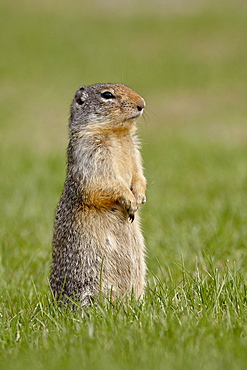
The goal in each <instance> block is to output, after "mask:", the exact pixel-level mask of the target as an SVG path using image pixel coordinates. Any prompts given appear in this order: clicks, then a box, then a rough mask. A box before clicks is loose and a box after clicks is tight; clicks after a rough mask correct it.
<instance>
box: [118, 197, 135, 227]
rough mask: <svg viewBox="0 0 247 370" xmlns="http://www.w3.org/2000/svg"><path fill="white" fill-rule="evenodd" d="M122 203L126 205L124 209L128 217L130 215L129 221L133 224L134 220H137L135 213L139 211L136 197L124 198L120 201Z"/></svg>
mask: <svg viewBox="0 0 247 370" xmlns="http://www.w3.org/2000/svg"><path fill="white" fill-rule="evenodd" d="M120 203H121V204H123V205H124V208H125V209H126V211H127V213H128V215H129V220H130V221H131V222H133V221H134V219H135V212H136V211H137V209H138V206H137V203H136V199H135V197H134V196H132V197H131V198H130V197H128V198H124V197H122V198H121V199H120Z"/></svg>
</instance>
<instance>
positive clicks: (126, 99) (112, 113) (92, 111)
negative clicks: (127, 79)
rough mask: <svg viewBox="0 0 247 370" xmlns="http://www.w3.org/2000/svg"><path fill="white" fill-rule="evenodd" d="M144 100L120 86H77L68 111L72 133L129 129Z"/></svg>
mask: <svg viewBox="0 0 247 370" xmlns="http://www.w3.org/2000/svg"><path fill="white" fill-rule="evenodd" d="M144 107H145V101H144V99H143V98H142V97H141V96H140V95H138V94H137V93H136V92H134V91H133V90H131V89H130V88H129V87H127V86H125V85H122V84H111V83H106V84H95V85H91V86H82V87H80V88H79V89H78V90H77V91H76V93H75V96H74V99H73V101H72V104H71V111H70V128H71V130H75V131H77V132H78V131H80V130H83V129H86V130H89V131H93V132H99V133H100V132H105V131H110V132H111V131H112V132H114V131H118V130H119V131H120V130H123V129H130V128H131V127H132V126H134V125H135V121H136V120H137V118H138V117H139V116H141V115H142V113H143V110H144Z"/></svg>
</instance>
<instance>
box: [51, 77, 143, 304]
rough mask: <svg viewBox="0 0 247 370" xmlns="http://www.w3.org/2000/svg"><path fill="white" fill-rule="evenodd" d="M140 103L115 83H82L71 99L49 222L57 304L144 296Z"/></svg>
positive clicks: (125, 88) (135, 96) (140, 99)
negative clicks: (63, 173)
mask: <svg viewBox="0 0 247 370" xmlns="http://www.w3.org/2000/svg"><path fill="white" fill-rule="evenodd" d="M105 92H109V93H111V94H112V96H113V98H109V94H108V95H107V98H106V97H105V95H103V96H102V95H101V94H104V93H105ZM144 106H145V102H144V100H143V99H142V98H141V96H139V95H138V94H137V93H135V92H134V91H132V90H131V89H129V88H128V87H127V86H125V85H120V84H96V85H92V86H88V87H86V86H83V87H81V88H80V89H79V90H78V91H77V92H76V94H75V97H74V100H73V102H72V105H71V117H70V125H69V126H70V141H69V145H68V167H67V177H66V180H65V185H64V189H63V193H62V196H61V199H60V202H59V203H58V206H57V211H56V217H55V222H54V237H53V261H52V268H51V276H50V285H51V288H52V291H53V293H54V296H55V297H56V299H59V300H60V299H61V300H62V301H64V302H68V301H69V300H68V298H67V297H69V298H71V299H73V300H77V301H79V302H80V303H81V304H82V305H85V304H89V303H90V301H91V300H93V299H94V298H95V297H96V296H97V295H98V294H99V293H100V292H101V293H103V294H108V293H109V291H110V292H111V294H113V295H125V294H126V293H130V292H131V291H132V290H133V291H134V293H135V296H136V297H137V298H138V297H140V296H141V295H142V293H143V290H144V286H145V270H146V266H145V261H144V241H143V237H142V234H141V230H140V225H139V216H138V208H139V206H140V205H141V204H142V203H145V200H146V198H145V189H146V180H145V178H144V176H143V171H142V161H141V155H140V152H139V149H138V147H139V144H138V141H137V138H136V136H135V131H136V125H135V121H136V119H137V118H138V117H139V116H140V115H141V113H142V112H143V108H144ZM131 221H133V222H131ZM107 292H108V293H107ZM66 296H67V297H66Z"/></svg>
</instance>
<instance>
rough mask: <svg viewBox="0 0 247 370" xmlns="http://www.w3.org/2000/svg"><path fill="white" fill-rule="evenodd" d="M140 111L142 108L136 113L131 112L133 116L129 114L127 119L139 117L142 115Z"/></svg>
mask: <svg viewBox="0 0 247 370" xmlns="http://www.w3.org/2000/svg"><path fill="white" fill-rule="evenodd" d="M142 112H143V110H141V111H140V112H137V113H136V114H133V116H130V117H129V118H128V120H134V119H136V118H138V117H140V116H141V115H142Z"/></svg>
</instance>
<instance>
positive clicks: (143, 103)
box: [137, 99, 146, 112]
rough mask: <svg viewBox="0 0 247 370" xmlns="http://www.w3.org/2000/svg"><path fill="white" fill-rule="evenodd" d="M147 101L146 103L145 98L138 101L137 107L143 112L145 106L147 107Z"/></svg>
mask: <svg viewBox="0 0 247 370" xmlns="http://www.w3.org/2000/svg"><path fill="white" fill-rule="evenodd" d="M145 105H146V103H145V100H144V99H140V100H139V101H138V103H137V109H138V111H139V112H141V111H142V110H143V109H144V107H145Z"/></svg>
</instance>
